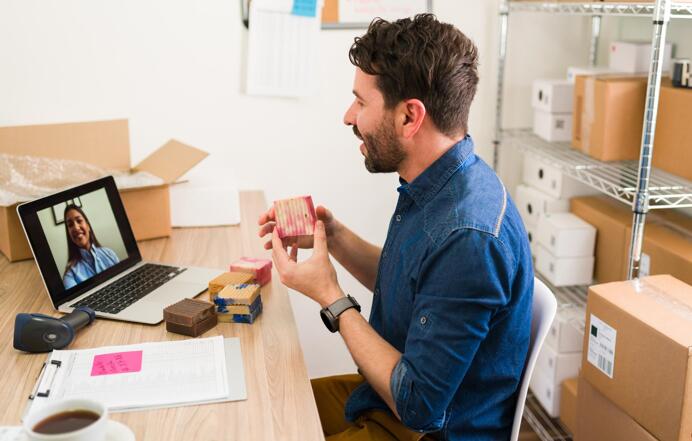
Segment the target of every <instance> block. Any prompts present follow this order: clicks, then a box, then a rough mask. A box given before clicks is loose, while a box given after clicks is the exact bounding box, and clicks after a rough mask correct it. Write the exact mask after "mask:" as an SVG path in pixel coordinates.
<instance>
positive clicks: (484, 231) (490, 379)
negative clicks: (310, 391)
mask: <svg viewBox="0 0 692 441" xmlns="http://www.w3.org/2000/svg"><path fill="white" fill-rule="evenodd" d="M401 183H402V185H401V186H400V187H399V188H398V189H397V191H398V192H399V200H398V203H397V206H396V211H395V212H394V215H393V216H392V219H391V221H390V224H389V231H388V233H387V240H386V241H385V244H384V247H383V249H382V255H381V257H380V263H379V269H378V276H377V282H376V284H375V292H374V298H373V304H372V310H371V313H370V324H371V325H372V327H373V328H374V329H375V331H377V332H378V333H379V334H380V335H381V336H382V337H383V338H384V339H385V340H387V341H388V342H389V343H390V344H391V345H393V346H394V347H395V348H396V349H397V350H398V351H400V352H401V353H402V354H403V355H402V357H401V359H400V361H399V362H398V364H397V365H396V367H395V368H394V371H393V373H392V378H391V384H390V388H391V391H392V395H393V397H394V400H395V402H396V408H397V412H398V414H399V416H400V417H401V420H402V422H403V423H404V424H405V425H406V426H407V427H409V428H411V429H413V430H416V431H421V432H438V433H437V435H438V436H439V437H440V438H442V439H447V440H460V439H463V440H474V441H475V440H493V441H496V440H506V439H509V436H510V432H511V426H512V418H513V416H514V406H515V404H516V397H517V389H518V386H519V383H520V379H521V374H522V372H523V369H524V363H525V360H526V356H527V351H528V345H529V337H530V329H531V304H532V296H533V268H532V262H531V253H530V251H529V245H528V240H527V235H526V231H525V229H524V226H523V223H522V221H521V219H520V217H519V214H518V212H517V210H516V208H515V206H514V203H513V202H512V200H511V199H510V197H509V195H508V194H507V191H506V189H505V188H504V186H503V184H502V182H501V181H500V180H499V178H498V177H497V175H496V174H495V173H494V172H493V170H492V169H491V168H490V167H488V165H487V164H485V162H483V161H482V160H481V159H480V158H478V157H477V156H476V155H475V154H474V153H473V141H472V139H471V137H470V136H467V137H466V138H464V139H463V140H462V141H460V142H459V143H457V144H456V145H454V146H453V147H452V148H451V149H450V150H448V151H447V152H446V153H445V154H444V155H443V156H442V157H440V158H439V159H438V160H437V161H436V162H435V163H433V164H432V165H431V166H430V167H428V168H427V169H426V170H425V171H424V172H423V173H422V174H421V175H420V176H418V177H417V178H416V179H415V180H414V181H413V182H411V183H406V182H405V181H403V180H401ZM369 409H384V410H387V409H388V408H387V405H386V404H385V403H384V401H383V400H382V399H381V398H380V397H379V395H378V394H377V393H376V392H375V390H374V389H373V388H372V387H371V386H370V385H369V384H368V383H367V382H366V383H364V384H362V385H360V386H359V387H358V388H357V389H355V390H354V391H353V393H352V394H351V396H350V397H349V400H348V401H347V403H346V410H345V412H346V418H347V420H349V421H355V419H356V418H357V417H358V416H359V415H360V414H361V413H362V412H364V411H366V410H369Z"/></svg>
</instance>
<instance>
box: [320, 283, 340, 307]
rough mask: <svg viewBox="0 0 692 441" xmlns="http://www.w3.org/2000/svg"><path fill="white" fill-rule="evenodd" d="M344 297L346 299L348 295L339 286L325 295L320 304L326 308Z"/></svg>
mask: <svg viewBox="0 0 692 441" xmlns="http://www.w3.org/2000/svg"><path fill="white" fill-rule="evenodd" d="M343 297H346V295H345V294H344V292H343V291H342V290H341V287H339V286H338V285H337V286H335V287H334V288H332V289H330V290H328V291H327V292H326V293H325V296H324V297H323V298H322V299H320V302H319V303H320V306H321V307H322V308H326V307H327V306H329V305H331V304H332V303H334V302H336V301H337V300H339V299H341V298H343Z"/></svg>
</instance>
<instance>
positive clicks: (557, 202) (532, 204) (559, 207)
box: [516, 185, 569, 242]
mask: <svg viewBox="0 0 692 441" xmlns="http://www.w3.org/2000/svg"><path fill="white" fill-rule="evenodd" d="M516 203H517V209H518V210H519V214H520V215H521V218H522V219H523V220H524V224H525V225H527V226H529V227H535V226H536V225H538V216H539V215H540V214H541V213H565V212H567V211H569V199H558V198H554V197H552V196H550V195H549V194H546V193H543V192H542V191H540V190H536V189H535V188H531V187H529V186H527V185H518V186H517V200H516ZM535 233H536V231H535V230H534V242H535Z"/></svg>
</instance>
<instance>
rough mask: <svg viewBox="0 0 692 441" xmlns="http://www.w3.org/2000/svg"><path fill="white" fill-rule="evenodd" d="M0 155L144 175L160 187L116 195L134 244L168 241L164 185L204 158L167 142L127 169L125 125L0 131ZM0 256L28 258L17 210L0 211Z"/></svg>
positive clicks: (96, 123)
mask: <svg viewBox="0 0 692 441" xmlns="http://www.w3.org/2000/svg"><path fill="white" fill-rule="evenodd" d="M0 153H7V154H12V155H27V156H38V157H45V158H54V159H67V160H74V161H82V162H86V163H89V164H93V165H96V166H98V167H100V168H103V169H105V170H112V171H120V172H123V171H130V170H137V171H145V172H148V173H151V174H153V175H155V176H158V177H160V178H161V179H162V181H163V184H162V185H155V186H146V187H140V188H129V189H126V190H121V191H120V195H121V196H122V199H123V205H124V206H125V211H126V212H127V216H128V218H129V219H130V223H131V224H132V230H133V232H134V235H135V238H136V239H137V240H144V239H153V238H156V237H164V236H168V235H170V232H171V217H170V199H169V188H168V187H169V184H171V183H173V182H175V181H176V180H178V179H179V178H180V177H181V176H182V175H183V174H184V173H185V172H187V171H188V170H189V169H191V168H192V167H193V166H195V165H196V164H197V163H198V162H200V161H201V160H202V159H204V158H205V157H206V156H207V153H206V152H203V151H202V150H199V149H196V148H194V147H191V146H188V145H185V144H183V143H180V142H178V141H175V140H171V141H169V142H167V143H166V144H165V145H163V146H162V147H161V148H159V149H158V150H156V151H155V152H154V153H152V154H151V155H150V156H149V157H147V158H146V159H144V160H143V161H142V162H140V163H139V164H138V165H136V166H135V167H131V166H130V134H129V128H128V122H127V120H111V121H94V122H80V123H68V124H47V125H27V126H16V127H0ZM0 251H2V253H3V254H4V255H5V256H7V258H8V259H9V260H10V261H16V260H21V259H29V258H31V249H30V248H29V244H28V243H27V241H26V238H25V237H24V232H23V230H22V227H21V224H20V222H19V218H18V216H17V205H16V204H15V205H11V206H6V207H0Z"/></svg>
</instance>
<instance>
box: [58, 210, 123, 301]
mask: <svg viewBox="0 0 692 441" xmlns="http://www.w3.org/2000/svg"><path fill="white" fill-rule="evenodd" d="M64 219H65V234H66V235H67V267H66V268H65V275H63V278H62V280H63V284H64V285H65V289H70V288H72V287H73V286H75V285H77V284H79V283H82V282H83V281H85V280H87V279H89V278H90V277H92V276H94V275H96V274H98V273H100V272H101V271H103V270H105V269H106V268H109V267H111V266H113V265H115V264H116V263H118V262H119V259H118V256H117V255H116V254H115V252H114V251H113V250H111V249H110V248H106V247H102V246H101V244H100V243H99V241H98V239H96V234H94V230H93V229H92V228H91V224H90V223H89V218H88V217H87V215H86V214H84V211H82V209H81V208H79V207H77V206H76V205H68V206H66V207H65V216H64Z"/></svg>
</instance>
